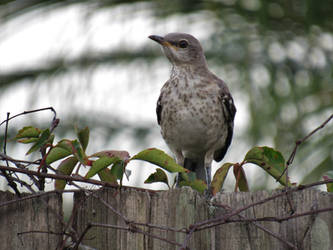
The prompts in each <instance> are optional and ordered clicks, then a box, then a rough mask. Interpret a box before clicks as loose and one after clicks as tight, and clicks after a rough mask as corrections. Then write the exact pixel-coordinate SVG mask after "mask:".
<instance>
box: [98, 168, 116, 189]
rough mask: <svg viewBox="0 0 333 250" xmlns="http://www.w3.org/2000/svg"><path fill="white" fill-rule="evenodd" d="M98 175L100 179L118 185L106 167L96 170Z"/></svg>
mask: <svg viewBox="0 0 333 250" xmlns="http://www.w3.org/2000/svg"><path fill="white" fill-rule="evenodd" d="M98 177H99V179H100V180H101V181H105V182H108V183H110V184H113V185H118V182H117V178H116V176H114V175H113V174H112V173H111V171H110V170H109V169H107V168H105V169H103V170H101V171H99V172H98Z"/></svg>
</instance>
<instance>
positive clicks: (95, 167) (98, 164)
mask: <svg viewBox="0 0 333 250" xmlns="http://www.w3.org/2000/svg"><path fill="white" fill-rule="evenodd" d="M118 161H121V160H120V159H119V158H118V157H116V156H115V157H107V156H104V157H102V158H99V159H98V160H96V161H94V162H93V164H92V166H91V168H90V169H89V171H88V173H87V174H86V176H85V178H91V177H93V176H94V175H95V174H97V173H98V172H99V171H102V170H103V169H105V168H107V167H108V166H110V165H111V164H114V163H116V162H118Z"/></svg>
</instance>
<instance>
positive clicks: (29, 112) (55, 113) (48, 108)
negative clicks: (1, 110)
mask: <svg viewBox="0 0 333 250" xmlns="http://www.w3.org/2000/svg"><path fill="white" fill-rule="evenodd" d="M44 110H51V111H52V112H53V114H54V117H53V121H54V120H56V118H55V117H56V116H57V112H56V111H55V110H54V108H53V107H47V108H41V109H35V110H29V111H24V112H22V113H19V114H17V115H14V116H12V117H10V118H7V119H6V120H4V121H2V122H1V123H0V126H1V125H2V124H4V123H5V122H8V121H10V120H12V119H14V118H16V117H18V116H21V115H26V114H31V113H36V112H39V111H44ZM53 121H52V123H53Z"/></svg>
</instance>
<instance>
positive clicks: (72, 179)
mask: <svg viewBox="0 0 333 250" xmlns="http://www.w3.org/2000/svg"><path fill="white" fill-rule="evenodd" d="M43 110H51V111H52V112H53V113H54V117H53V120H52V123H51V126H50V130H51V132H52V131H53V130H54V129H55V128H56V127H57V125H58V123H59V119H57V118H56V112H55V110H54V109H53V108H52V107H48V108H43V109H37V110H32V111H24V112H23V113H20V114H18V115H15V116H12V117H9V113H8V114H7V119H6V120H5V121H3V122H1V123H0V126H1V125H2V124H4V123H5V124H6V129H5V141H4V151H3V152H4V153H0V160H4V161H5V162H6V166H2V165H0V171H1V173H0V174H1V175H3V176H4V177H5V178H6V179H7V181H8V183H9V185H10V186H11V187H12V189H13V190H14V191H15V193H16V194H17V195H18V197H19V195H20V193H19V191H18V189H17V187H16V185H17V184H16V183H19V184H21V185H23V186H26V187H27V188H28V189H29V190H30V191H31V192H32V193H33V194H32V195H29V196H25V197H19V198H18V199H15V200H11V201H7V202H3V203H0V207H1V206H6V205H9V204H11V203H15V202H19V201H22V200H26V199H32V198H35V197H39V196H42V195H47V194H49V193H52V192H61V193H64V192H77V191H78V190H65V191H57V190H55V191H51V192H44V193H34V192H33V191H34V190H33V189H32V188H31V185H30V184H28V183H26V182H24V181H23V180H20V179H19V178H18V177H17V178H15V177H12V176H10V175H8V172H9V173H15V174H16V173H21V174H25V175H28V176H29V177H30V179H32V181H33V182H34V183H35V184H36V182H38V180H39V181H41V180H45V179H46V178H50V179H53V180H54V179H60V180H65V181H66V182H68V184H69V185H74V186H75V187H77V188H79V189H81V190H83V189H82V188H81V187H80V186H78V185H77V184H76V182H80V183H89V184H93V185H98V186H102V187H113V188H115V187H116V188H119V187H117V186H115V185H113V184H110V183H107V182H103V181H97V180H93V179H85V178H83V177H80V176H79V177H78V176H68V175H61V174H58V173H56V174H50V173H47V172H46V171H45V170H46V168H48V166H46V165H43V159H42V160H38V161H33V162H30V161H22V160H16V159H13V158H11V157H9V156H7V154H6V143H7V130H8V122H9V121H10V120H11V119H13V118H15V117H18V116H20V115H25V114H30V113H34V112H39V111H43ZM332 118H333V115H331V116H330V117H329V118H328V119H327V120H326V121H324V122H323V123H322V124H321V125H320V126H319V127H317V128H316V129H314V130H313V131H311V132H310V133H309V134H308V135H307V136H305V137H304V138H303V139H301V140H298V141H296V143H295V147H294V149H293V151H292V153H291V155H290V157H289V159H288V161H287V163H286V168H285V171H287V170H288V167H289V166H290V165H291V164H292V162H293V160H294V157H295V155H296V152H297V149H298V146H299V145H301V144H302V143H304V142H305V141H306V140H307V139H309V138H310V137H311V136H312V135H313V134H315V133H316V132H317V131H318V130H320V129H322V128H324V127H325V126H326V124H327V123H328V122H329V121H330V120H331V119H332ZM43 158H45V152H44V157H43ZM44 160H45V159H44ZM9 162H11V163H13V164H15V165H16V166H17V168H14V167H10V166H9ZM23 164H26V165H23ZM31 164H33V165H39V166H42V165H43V166H42V167H43V169H44V171H42V172H39V171H32V170H29V169H27V166H29V165H31ZM283 174H284V173H283ZM283 174H282V175H283ZM282 175H281V176H282ZM327 183H333V179H327V180H324V181H319V182H316V183H311V184H307V185H299V186H298V187H292V188H288V189H286V190H285V191H282V192H281V193H277V194H275V195H272V196H270V197H268V198H266V199H262V200H259V201H257V202H253V203H251V204H248V205H246V206H244V207H241V208H239V209H236V210H235V209H232V208H230V207H227V205H223V204H216V203H212V205H213V206H217V207H224V208H227V209H226V210H228V212H227V213H226V214H224V215H223V216H220V217H216V218H213V219H208V220H205V221H201V222H197V223H195V224H192V225H189V226H188V227H187V228H179V229H178V228H172V227H168V226H163V225H154V224H150V223H141V222H135V221H131V220H129V219H128V218H127V217H126V216H125V215H124V214H122V212H121V211H118V210H116V209H115V208H114V207H112V206H111V205H110V204H109V203H108V202H106V201H105V200H103V199H102V198H100V197H99V196H98V195H96V194H95V192H93V191H90V190H84V191H85V192H86V193H87V194H88V195H91V196H93V197H94V198H96V199H97V200H98V201H99V202H101V203H102V204H104V205H105V206H106V207H107V208H108V209H110V210H111V211H112V212H113V213H114V214H115V215H116V216H117V217H119V218H121V219H122V220H123V221H124V222H125V224H126V226H119V225H109V224H102V223H92V222H90V223H88V225H87V226H86V228H85V230H84V231H83V232H82V233H81V234H80V235H78V234H77V232H76V231H75V230H74V229H73V228H72V226H71V225H70V224H71V223H72V222H73V216H74V213H75V211H74V210H76V209H78V207H74V208H73V214H72V216H71V218H70V220H69V221H68V223H67V224H66V223H64V222H63V224H64V225H65V230H64V231H63V235H64V236H65V237H66V238H68V237H71V238H72V240H73V241H74V242H75V249H77V248H78V247H79V245H80V243H81V242H82V240H83V238H84V237H85V235H86V233H87V232H88V231H89V230H90V229H91V228H92V227H104V228H113V229H118V230H126V231H129V232H132V233H139V234H143V235H146V236H148V237H151V238H156V239H159V240H162V241H165V242H168V243H169V244H172V245H175V246H178V247H180V248H181V249H189V241H190V238H191V237H192V235H193V233H194V232H197V231H202V230H206V229H209V228H211V227H216V226H218V225H222V224H227V223H236V222H242V223H252V224H253V225H254V226H256V227H258V228H259V229H261V230H263V231H264V232H266V233H268V234H269V235H271V236H272V237H275V238H277V239H278V240H280V241H281V242H283V243H284V244H286V245H287V246H288V247H291V248H294V249H296V247H295V246H294V245H293V244H292V243H291V242H289V241H287V240H285V239H283V238H282V237H281V236H280V235H277V234H276V233H274V232H271V231H270V230H268V229H266V228H265V227H263V226H262V225H260V224H258V223H257V222H259V221H270V222H276V223H280V222H282V221H287V220H291V219H295V218H298V217H302V216H309V215H315V214H318V213H324V212H329V211H333V208H332V207H328V208H321V209H315V210H310V211H305V212H303V213H295V214H292V215H288V216H280V217H261V218H256V217H255V218H246V217H244V216H243V215H241V213H242V212H244V211H246V210H247V209H249V208H252V207H255V206H258V205H261V204H263V203H266V202H268V201H270V200H273V199H277V198H278V197H281V196H285V195H286V196H288V195H289V194H291V193H292V192H297V191H299V190H304V189H306V188H310V187H313V186H317V185H323V184H327ZM29 187H30V188H29ZM134 189H137V190H141V191H142V190H143V189H140V188H134ZM149 192H150V193H151V194H154V193H155V191H151V190H149ZM81 205H82V204H78V206H81ZM235 217H237V218H235ZM138 226H141V227H144V228H147V229H158V230H162V231H172V232H175V233H183V234H186V236H185V239H184V241H183V244H180V243H178V242H176V241H172V240H169V239H167V238H163V237H161V236H158V235H154V234H152V233H150V231H149V230H148V231H146V230H143V229H141V228H139V227H138ZM67 230H69V231H70V232H69V231H67ZM23 233H44V232H42V231H30V232H22V234H23ZM49 233H52V232H49ZM66 238H65V239H64V241H63V243H62V246H61V249H62V248H63V247H64V242H65V240H66Z"/></svg>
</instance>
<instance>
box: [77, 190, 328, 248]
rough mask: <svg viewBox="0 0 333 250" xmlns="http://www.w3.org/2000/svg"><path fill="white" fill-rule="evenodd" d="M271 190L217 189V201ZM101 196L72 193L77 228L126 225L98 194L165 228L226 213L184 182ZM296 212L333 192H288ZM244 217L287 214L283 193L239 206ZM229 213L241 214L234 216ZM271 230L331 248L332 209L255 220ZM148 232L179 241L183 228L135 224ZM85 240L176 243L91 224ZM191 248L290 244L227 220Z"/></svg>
mask: <svg viewBox="0 0 333 250" xmlns="http://www.w3.org/2000/svg"><path fill="white" fill-rule="evenodd" d="M278 192H281V191H274V192H271V193H269V192H265V191H260V192H255V193H220V194H218V195H217V196H216V197H215V199H214V200H215V202H217V203H220V204H224V205H228V206H230V207H231V208H232V210H233V211H235V209H238V208H241V207H244V206H246V205H249V204H251V203H253V202H256V201H259V200H262V199H264V198H267V197H270V196H271V195H274V194H275V193H278ZM95 194H96V195H97V196H98V197H100V198H96V197H92V196H88V197H87V196H86V195H85V194H84V193H83V192H81V193H78V194H75V203H77V208H78V210H77V215H76V221H77V224H76V228H77V230H78V231H79V232H82V231H83V230H84V229H85V228H86V226H87V225H88V224H89V223H103V224H111V225H117V226H125V227H126V223H124V220H123V219H122V218H121V216H118V215H116V214H115V213H114V212H112V211H111V209H109V208H108V207H107V206H105V205H104V204H102V202H101V199H103V200H104V201H105V202H107V203H108V204H110V205H111V206H112V207H114V208H115V209H116V210H118V211H120V212H121V213H122V214H123V215H124V216H126V217H127V218H128V219H129V220H131V221H136V222H142V223H149V224H154V225H159V226H165V227H169V228H175V229H181V228H188V227H189V226H190V225H191V224H194V223H196V222H200V221H204V220H207V219H209V218H217V217H219V216H222V215H225V214H226V213H227V212H226V211H225V210H224V209H221V208H216V207H212V206H210V205H209V204H207V202H206V201H205V199H204V197H202V196H201V195H199V194H198V193H197V192H195V191H193V190H191V189H189V188H182V189H176V190H170V191H160V192H155V193H148V192H144V191H138V190H135V189H130V188H126V189H125V188H124V189H122V190H117V189H103V190H100V191H97V192H95ZM290 201H291V204H293V206H294V209H295V211H294V214H296V213H297V214H298V213H302V212H305V211H309V210H311V209H321V208H328V207H333V195H332V194H328V193H325V192H320V191H317V190H304V191H298V192H295V193H292V194H291V195H290ZM241 215H242V216H243V217H245V218H261V217H268V216H270V217H285V216H289V215H291V211H290V206H289V203H288V201H287V199H286V197H285V196H282V197H280V198H277V199H274V200H271V201H269V202H267V203H264V204H261V205H258V206H255V207H252V208H250V209H247V210H246V211H244V212H242V213H241ZM233 218H239V217H237V216H235V217H233ZM256 223H257V224H259V225H262V226H264V227H265V228H267V229H268V230H269V231H271V232H272V233H274V234H275V235H277V236H279V237H280V238H282V239H284V240H285V241H288V242H290V243H291V244H293V245H294V246H296V247H297V249H302V250H303V249H309V250H310V249H311V250H313V249H320V250H330V249H333V213H332V211H331V212H325V213H320V214H317V215H312V216H305V217H298V218H295V219H291V220H288V221H284V222H281V223H278V222H267V221H265V222H256ZM139 228H140V229H142V230H145V231H146V232H148V233H150V234H152V235H155V236H159V237H163V238H167V239H168V240H170V241H174V242H178V243H180V244H182V243H183V242H184V240H185V237H186V234H184V233H181V232H174V231H172V230H169V231H164V230H160V229H156V228H150V229H147V228H145V227H139ZM83 243H84V244H85V245H88V246H92V247H94V248H96V249H99V250H104V249H119V250H125V249H154V250H155V249H170V250H171V249H179V246H175V245H172V244H170V243H167V242H164V241H161V240H159V239H154V238H151V237H147V236H145V235H143V234H138V233H132V232H129V231H126V230H119V229H109V228H104V227H93V228H92V229H90V230H89V231H88V233H87V235H86V236H85V237H84V241H83ZM189 247H190V249H197V250H200V249H216V250H217V249H226V250H233V249H244V250H245V249H251V250H252V249H281V250H282V249H291V248H290V247H288V245H286V244H285V243H284V242H282V241H281V240H278V239H276V238H274V237H273V236H272V235H270V234H268V233H265V232H263V231H262V230H261V229H259V228H258V227H256V226H254V225H253V224H252V223H228V224H225V225H221V226H217V227H215V228H212V229H206V230H203V231H199V232H195V233H194V234H193V235H192V237H191V238H190V239H189Z"/></svg>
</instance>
